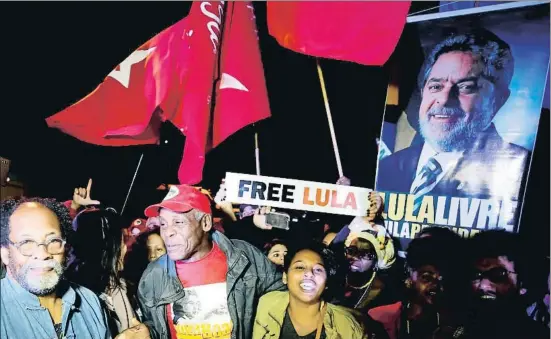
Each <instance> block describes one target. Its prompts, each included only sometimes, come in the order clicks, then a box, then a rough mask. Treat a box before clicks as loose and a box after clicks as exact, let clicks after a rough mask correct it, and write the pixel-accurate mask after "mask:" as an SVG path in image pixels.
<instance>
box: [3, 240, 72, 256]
mask: <svg viewBox="0 0 551 339" xmlns="http://www.w3.org/2000/svg"><path fill="white" fill-rule="evenodd" d="M8 241H9V243H10V244H11V245H12V246H14V247H15V248H17V250H18V251H19V253H21V254H22V255H24V256H26V257H30V256H32V255H33V253H34V252H35V251H36V249H37V248H38V247H40V246H42V245H44V248H46V252H48V253H49V254H51V255H58V254H62V253H63V252H64V251H65V244H66V243H67V242H66V241H65V240H63V239H61V238H51V239H49V240H47V241H45V242H42V243H38V242H36V241H34V240H30V239H28V240H22V241H20V242H13V241H11V240H9V239H8Z"/></svg>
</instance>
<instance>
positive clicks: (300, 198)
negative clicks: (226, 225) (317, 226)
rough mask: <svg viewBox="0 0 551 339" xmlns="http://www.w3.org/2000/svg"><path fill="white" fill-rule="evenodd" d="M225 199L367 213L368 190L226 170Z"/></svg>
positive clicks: (335, 212)
mask: <svg viewBox="0 0 551 339" xmlns="http://www.w3.org/2000/svg"><path fill="white" fill-rule="evenodd" d="M225 185H226V200H227V201H230V202H232V203H234V204H251V205H257V206H270V207H278V208H288V209H294V210H301V211H311V212H322V213H332V214H342V215H352V216H365V215H367V210H368V209H369V192H371V191H372V190H370V189H367V188H362V187H352V186H341V185H333V184H325V183H321V182H313V181H303V180H294V179H285V178H275V177H265V176H260V175H250V174H239V173H230V172H227V173H226V181H225Z"/></svg>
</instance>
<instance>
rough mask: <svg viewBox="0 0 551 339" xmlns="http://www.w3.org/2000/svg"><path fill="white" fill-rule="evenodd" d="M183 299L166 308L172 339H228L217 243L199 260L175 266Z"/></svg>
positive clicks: (223, 269)
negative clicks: (181, 287) (183, 294)
mask: <svg viewBox="0 0 551 339" xmlns="http://www.w3.org/2000/svg"><path fill="white" fill-rule="evenodd" d="M176 272H177V274H178V278H179V279H180V282H181V283H182V286H184V291H185V296H184V297H183V298H182V299H180V300H178V301H176V302H174V303H173V304H169V305H168V306H167V317H168V319H167V320H168V327H169V329H170V334H171V339H203V338H209V339H229V338H230V337H231V330H232V322H231V318H230V313H229V311H228V297H227V292H226V274H227V273H228V264H227V261H226V255H225V254H224V252H222V250H221V249H220V247H218V245H216V243H214V244H213V247H212V250H211V251H210V253H209V254H207V255H206V256H205V257H204V258H202V259H201V260H198V261H195V262H190V263H186V262H178V261H177V262H176Z"/></svg>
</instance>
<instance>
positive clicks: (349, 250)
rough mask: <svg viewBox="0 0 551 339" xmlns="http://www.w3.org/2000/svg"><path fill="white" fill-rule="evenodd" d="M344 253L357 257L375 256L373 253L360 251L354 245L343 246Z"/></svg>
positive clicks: (368, 258) (371, 258)
mask: <svg viewBox="0 0 551 339" xmlns="http://www.w3.org/2000/svg"><path fill="white" fill-rule="evenodd" d="M344 253H345V254H346V255H349V256H351V257H354V258H357V259H367V260H373V259H375V257H376V255H375V253H373V252H365V251H362V250H360V249H358V248H357V247H355V246H349V247H345V248H344Z"/></svg>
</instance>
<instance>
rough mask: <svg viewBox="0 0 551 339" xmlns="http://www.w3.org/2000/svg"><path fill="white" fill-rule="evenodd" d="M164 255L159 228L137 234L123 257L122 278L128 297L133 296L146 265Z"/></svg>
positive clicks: (164, 250)
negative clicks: (125, 284) (125, 283)
mask: <svg viewBox="0 0 551 339" xmlns="http://www.w3.org/2000/svg"><path fill="white" fill-rule="evenodd" d="M165 253H166V247H165V244H164V242H163V239H162V238H161V233H160V230H159V227H154V228H152V229H149V230H147V231H145V232H143V233H141V234H139V235H138V236H137V237H136V238H135V241H134V242H133V244H132V246H131V247H130V248H129V249H128V252H127V253H126V256H125V257H124V271H123V276H124V279H125V281H126V282H127V284H128V286H127V287H128V291H129V294H130V295H135V294H136V293H137V290H138V284H139V282H140V279H141V277H142V274H143V272H144V271H145V269H146V268H147V265H148V264H149V263H150V262H152V261H154V260H157V259H158V258H159V257H161V256H163V255H164V254H165Z"/></svg>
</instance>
